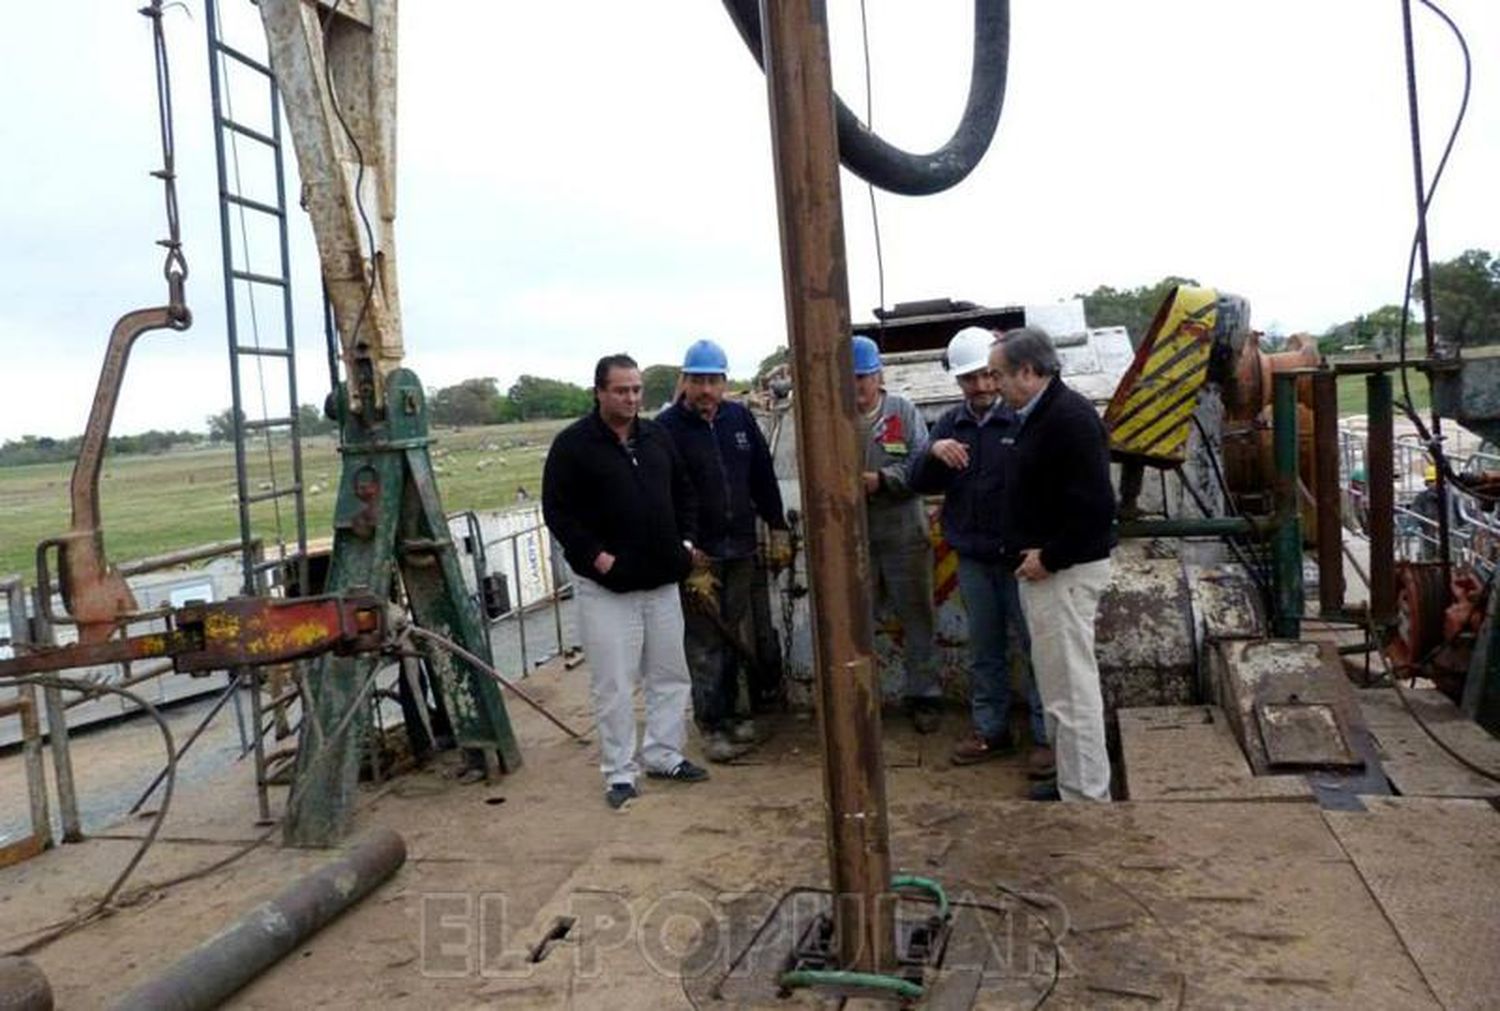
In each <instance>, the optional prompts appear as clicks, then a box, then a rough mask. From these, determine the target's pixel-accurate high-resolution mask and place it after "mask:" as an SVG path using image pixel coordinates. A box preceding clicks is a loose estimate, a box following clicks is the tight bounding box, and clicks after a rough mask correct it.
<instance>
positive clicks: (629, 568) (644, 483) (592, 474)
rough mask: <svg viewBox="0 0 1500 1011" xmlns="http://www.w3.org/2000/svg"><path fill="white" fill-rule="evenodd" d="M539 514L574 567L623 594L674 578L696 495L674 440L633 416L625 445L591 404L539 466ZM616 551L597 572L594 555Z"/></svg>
mask: <svg viewBox="0 0 1500 1011" xmlns="http://www.w3.org/2000/svg"><path fill="white" fill-rule="evenodd" d="M542 515H543V517H545V519H546V521H547V529H549V530H551V531H552V536H553V537H555V538H556V539H557V541H558V542H559V543H560V544H561V545H562V547H563V556H564V557H565V558H567V560H568V565H569V566H570V567H571V568H572V569H573V571H574V572H576V573H578V574H579V575H581V576H586V577H588V578H589V579H592V580H594V581H595V582H597V583H599V584H600V585H602V586H605V587H607V588H608V589H611V590H615V591H616V592H620V593H624V592H626V591H629V590H650V589H654V588H655V587H658V586H662V585H664V584H666V583H675V582H678V581H680V580H681V579H682V578H683V577H684V576H686V575H687V573H688V569H689V568H690V567H691V566H692V556H691V555H690V554H689V552H688V549H687V548H686V547H684V546H683V543H682V542H683V541H684V540H694V539H695V535H696V533H697V526H696V522H697V500H696V496H695V495H694V494H693V486H692V482H691V481H689V480H688V477H687V471H686V470H685V469H684V468H683V465H682V458H681V457H679V456H678V455H677V449H676V447H675V446H674V445H673V444H672V439H671V438H670V437H669V436H668V435H667V433H666V432H664V431H662V429H661V427H660V426H659V425H657V424H655V423H654V422H651V421H648V420H646V419H644V418H637V419H636V421H635V425H634V429H633V434H632V436H631V438H630V445H629V447H627V446H626V445H624V444H622V443H621V442H620V440H619V439H618V438H616V437H615V434H614V432H612V431H610V429H609V426H608V425H606V424H605V423H604V419H602V418H600V417H599V411H598V409H597V408H596V409H595V410H594V411H593V412H591V413H590V414H589V415H588V416H587V417H584V418H580V419H579V420H577V421H575V422H573V424H571V425H569V426H568V427H567V428H565V429H563V430H562V431H561V432H559V433H558V435H557V438H556V439H554V440H553V442H552V448H551V449H550V450H549V451H548V453H547V462H546V464H544V465H543V468H542ZM601 551H607V552H609V553H610V554H612V555H614V556H615V564H614V566H613V567H612V568H611V569H610V570H609V572H607V573H605V574H603V575H600V574H599V572H598V571H597V570H595V568H594V558H595V557H596V556H597V555H598V554H599V552H601Z"/></svg>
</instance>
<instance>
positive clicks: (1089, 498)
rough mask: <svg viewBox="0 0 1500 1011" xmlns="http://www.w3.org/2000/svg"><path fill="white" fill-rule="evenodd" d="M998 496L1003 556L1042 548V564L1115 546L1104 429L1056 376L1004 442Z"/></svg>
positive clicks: (1061, 564)
mask: <svg viewBox="0 0 1500 1011" xmlns="http://www.w3.org/2000/svg"><path fill="white" fill-rule="evenodd" d="M1011 448H1012V453H1011V457H1010V467H1009V471H1010V472H1009V474H1008V475H1007V477H1006V482H1005V492H1004V494H1003V495H1002V496H1001V499H1000V509H999V513H1000V522H1001V529H1002V536H1003V538H1004V541H1005V547H1006V560H1007V561H1008V562H1010V563H1012V564H1016V565H1019V564H1020V562H1021V552H1022V551H1026V550H1029V549H1031V548H1041V549H1042V564H1043V565H1044V566H1046V567H1047V571H1049V572H1057V571H1059V570H1061V569H1066V568H1067V567H1069V566H1070V565H1081V564H1082V563H1084V562H1093V561H1098V560H1099V559H1101V558H1108V557H1109V553H1110V550H1111V549H1112V548H1113V547H1114V546H1115V544H1116V541H1117V538H1116V534H1115V527H1114V521H1115V489H1114V486H1113V485H1111V484H1110V480H1109V437H1108V435H1106V433H1105V431H1104V422H1103V421H1101V420H1100V418H1099V412H1098V411H1096V410H1094V405H1093V404H1091V403H1089V402H1088V400H1087V399H1086V398H1085V397H1084V396H1083V395H1082V394H1080V393H1078V392H1077V391H1075V390H1073V389H1070V388H1069V387H1068V386H1066V385H1065V384H1064V383H1063V381H1062V380H1061V379H1053V380H1052V382H1050V383H1049V384H1048V385H1047V388H1046V389H1045V390H1044V391H1042V395H1041V398H1040V399H1039V400H1038V401H1037V404H1036V407H1034V408H1032V411H1031V414H1030V415H1028V416H1027V418H1026V421H1025V423H1024V424H1023V425H1022V426H1021V429H1020V432H1019V433H1018V434H1017V435H1016V437H1015V444H1014V445H1013V446H1012V447H1011Z"/></svg>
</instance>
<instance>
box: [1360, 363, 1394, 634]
mask: <svg viewBox="0 0 1500 1011" xmlns="http://www.w3.org/2000/svg"><path fill="white" fill-rule="evenodd" d="M1365 390H1366V391H1367V393H1368V395H1369V405H1368V407H1366V409H1365V410H1366V416H1367V418H1368V430H1367V432H1366V436H1365V488H1366V491H1367V492H1368V493H1369V496H1370V520H1369V523H1370V620H1371V621H1373V622H1374V623H1375V626H1376V627H1377V628H1386V627H1388V626H1390V625H1392V624H1394V623H1395V621H1396V431H1395V419H1394V416H1393V414H1392V405H1391V377H1390V374H1389V373H1380V374H1378V375H1373V376H1369V377H1367V378H1366V379H1365Z"/></svg>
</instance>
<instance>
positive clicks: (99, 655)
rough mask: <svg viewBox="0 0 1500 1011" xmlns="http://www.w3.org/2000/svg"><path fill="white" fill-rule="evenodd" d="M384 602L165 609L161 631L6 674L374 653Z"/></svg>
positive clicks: (47, 652)
mask: <svg viewBox="0 0 1500 1011" xmlns="http://www.w3.org/2000/svg"><path fill="white" fill-rule="evenodd" d="M385 606H386V605H385V604H384V602H382V601H381V600H380V599H379V598H377V597H375V596H373V595H368V594H357V593H355V594H345V595H335V596H326V597H303V598H299V599H295V600H274V599H266V598H260V597H234V598H231V599H229V600H225V601H220V602H217V603H193V604H187V605H186V606H183V607H179V608H176V609H175V610H171V611H165V612H163V613H162V615H161V617H163V618H164V619H166V621H167V623H168V628H167V629H166V630H165V631H161V632H152V633H150V634H147V635H138V636H132V637H127V638H122V639H111V640H107V641H105V642H80V643H75V644H72V645H67V646H55V647H47V648H42V649H36V650H33V651H31V652H27V653H22V654H20V655H19V656H16V657H13V658H11V659H9V660H0V677H17V676H21V675H26V674H37V673H42V672H48V671H60V670H68V669H71V668H74V667H84V666H92V665H95V664H105V663H121V662H125V661H135V660H150V659H156V658H167V659H170V660H171V661H172V665H173V667H174V668H175V669H176V670H178V671H179V672H182V673H194V672H206V671H213V670H224V669H228V668H234V667H249V666H260V665H264V664H273V663H285V662H287V661H290V660H298V659H302V658H304V657H310V656H317V655H319V654H322V653H334V654H337V655H340V656H349V655H352V654H355V653H371V652H376V651H378V650H380V649H381V647H382V646H383V645H384V643H385V632H386V621H385Z"/></svg>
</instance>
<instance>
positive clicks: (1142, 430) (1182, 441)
mask: <svg viewBox="0 0 1500 1011" xmlns="http://www.w3.org/2000/svg"><path fill="white" fill-rule="evenodd" d="M1248 317H1249V311H1248V307H1247V306H1246V304H1245V302H1244V300H1243V299H1239V298H1237V297H1236V296H1233V295H1221V294H1220V293H1219V292H1217V291H1215V290H1214V289H1212V288H1194V287H1190V286H1188V285H1181V286H1179V287H1177V288H1175V289H1173V291H1172V293H1171V294H1170V295H1168V296H1167V299H1166V300H1165V301H1164V302H1163V303H1162V305H1161V308H1160V309H1158V310H1157V312H1156V317H1155V319H1153V320H1152V321H1151V327H1150V329H1149V330H1147V332H1146V337H1145V340H1143V341H1142V342H1141V346H1140V348H1139V349H1138V350H1137V351H1136V356H1135V361H1133V362H1132V363H1131V365H1130V368H1129V369H1128V370H1127V371H1126V373H1125V376H1124V377H1123V378H1122V379H1121V380H1120V385H1119V386H1118V387H1117V388H1116V390H1115V395H1114V396H1113V397H1112V398H1110V402H1109V407H1108V408H1107V409H1106V410H1105V412H1104V423H1105V425H1106V426H1107V427H1108V428H1109V448H1110V450H1111V451H1112V452H1113V453H1114V454H1115V456H1116V457H1126V458H1130V459H1136V460H1140V461H1142V462H1144V463H1148V464H1152V465H1154V466H1158V467H1175V466H1177V465H1178V464H1181V463H1182V462H1183V461H1184V460H1186V459H1187V444H1188V425H1189V422H1190V420H1191V418H1192V415H1193V410H1194V408H1196V407H1197V405H1198V392H1199V390H1201V389H1202V388H1203V384H1204V383H1205V382H1206V381H1207V379H1208V377H1209V363H1210V361H1211V359H1212V358H1213V355H1214V350H1215V347H1216V346H1217V347H1222V348H1224V353H1225V354H1227V352H1228V350H1229V348H1230V343H1231V338H1232V337H1233V335H1234V334H1235V333H1236V332H1237V331H1240V330H1243V329H1244V327H1245V324H1246V322H1247V320H1248Z"/></svg>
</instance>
